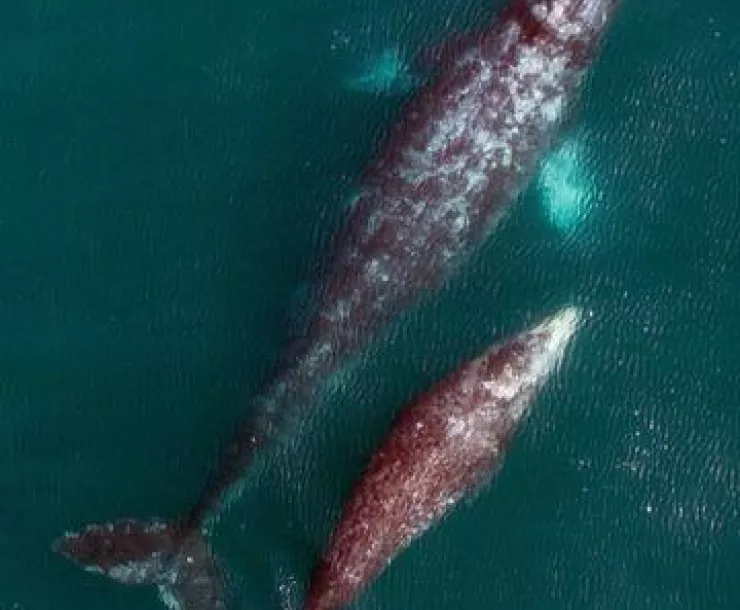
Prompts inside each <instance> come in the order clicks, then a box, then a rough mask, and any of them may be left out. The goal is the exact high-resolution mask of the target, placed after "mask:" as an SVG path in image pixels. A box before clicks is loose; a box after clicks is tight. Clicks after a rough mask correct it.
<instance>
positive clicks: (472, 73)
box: [57, 0, 617, 610]
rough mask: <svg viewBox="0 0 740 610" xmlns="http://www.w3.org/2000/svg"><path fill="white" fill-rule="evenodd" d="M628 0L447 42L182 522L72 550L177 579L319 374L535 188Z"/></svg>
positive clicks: (143, 576)
mask: <svg viewBox="0 0 740 610" xmlns="http://www.w3.org/2000/svg"><path fill="white" fill-rule="evenodd" d="M616 4H617V0H540V1H539V2H537V1H535V0H512V2H511V4H510V6H509V8H507V9H505V10H504V11H503V12H502V14H501V15H500V18H499V19H498V20H496V21H495V22H494V23H493V24H491V25H489V26H488V27H486V28H483V29H482V30H481V31H480V32H478V33H477V34H475V35H472V36H469V37H466V38H464V39H462V40H460V41H458V42H457V43H455V44H451V45H449V46H448V47H447V48H445V49H444V51H443V52H441V53H440V55H439V63H438V66H437V69H436V70H435V74H434V76H433V78H432V79H431V81H430V82H429V84H428V85H426V86H425V87H423V88H422V89H421V90H420V91H419V93H418V94H417V95H416V96H414V98H413V99H412V100H411V101H410V102H409V104H408V105H407V106H406V107H405V108H404V109H403V110H402V113H401V116H400V118H399V120H398V122H397V124H396V126H395V127H394V128H393V129H391V130H390V133H389V134H388V137H387V138H386V140H385V141H384V142H383V144H382V146H381V147H380V150H379V151H378V154H377V156H376V158H375V160H374V161H373V162H372V163H371V164H370V165H369V166H368V168H367V170H366V171H365V172H364V174H363V177H362V180H361V182H360V185H359V189H358V193H357V198H356V201H355V204H354V206H353V208H352V210H351V211H350V212H349V215H348V218H347V221H346V222H345V225H344V227H343V228H342V229H341V230H340V231H339V233H338V235H337V236H336V238H335V240H334V242H333V247H332V253H331V254H330V256H329V257H328V263H327V266H326V271H325V275H324V284H323V289H322V290H321V292H320V293H319V296H318V299H317V313H316V315H315V316H314V317H313V319H312V321H311V323H310V324H309V330H308V333H307V335H306V336H305V337H304V338H303V339H301V340H300V341H297V342H296V343H295V344H293V346H292V347H290V348H289V350H288V353H289V354H290V355H291V356H290V358H289V359H287V360H286V362H285V367H284V368H283V369H282V370H281V372H279V374H278V375H277V376H276V377H275V378H274V379H273V380H272V381H270V382H269V383H268V384H267V386H266V388H265V389H264V391H263V392H262V393H261V395H260V396H259V397H258V398H257V399H256V400H255V401H254V403H253V404H252V405H251V414H250V416H249V418H248V419H247V421H246V422H245V423H244V425H243V426H241V427H240V429H239V430H238V432H237V434H236V435H235V437H234V438H233V439H232V441H231V442H230V444H229V445H228V447H227V448H226V451H225V452H224V455H223V456H222V459H221V461H220V463H219V467H218V469H217V470H216V471H215V472H214V473H213V475H212V476H211V477H210V478H209V479H208V481H207V482H206V485H205V486H204V488H203V491H202V493H201V495H200V498H199V499H198V501H197V502H196V503H195V506H194V507H193V508H192V509H191V510H190V511H189V513H188V514H187V515H186V516H185V517H184V518H183V519H181V520H179V521H178V522H176V523H169V524H165V523H160V522H158V521H156V520H155V521H152V522H150V523H148V524H136V525H132V523H131V522H124V523H123V525H121V524H112V525H103V526H88V527H87V528H84V529H83V530H82V531H81V532H79V533H71V534H67V535H65V536H64V537H62V539H60V541H59V542H58V543H57V548H58V549H59V551H60V552H62V553H63V554H64V555H66V556H67V557H68V558H70V559H72V560H74V561H76V562H77V563H79V564H80V565H81V566H82V567H85V568H87V569H91V570H97V571H102V572H104V573H105V574H107V575H109V576H111V577H112V578H115V579H117V580H120V581H121V582H126V583H130V582H151V578H150V573H151V572H152V571H156V570H157V569H161V571H162V572H163V573H165V574H167V576H168V577H169V578H170V579H171V578H172V577H173V570H175V568H177V569H178V570H179V569H180V567H178V566H180V565H181V563H180V560H181V559H182V555H183V554H184V553H186V552H188V551H187V549H188V548H196V547H197V548H201V547H202V545H201V544H200V542H199V543H198V544H195V543H194V542H193V541H197V540H200V538H199V534H200V530H201V528H202V525H203V522H204V520H205V519H206V518H207V517H208V516H209V515H212V514H213V513H215V512H216V511H217V509H218V508H219V506H220V505H221V503H222V500H223V498H224V495H225V494H227V493H228V492H229V491H232V490H234V489H236V488H237V487H236V484H237V483H238V482H239V480H240V479H241V478H242V477H243V476H244V474H245V472H246V471H247V470H248V468H249V466H250V464H251V463H252V460H253V458H254V456H255V454H256V452H257V451H258V450H259V449H260V448H261V447H263V446H264V444H265V443H266V442H268V441H270V440H271V439H273V438H274V437H275V435H276V434H278V433H279V432H280V430H281V429H282V428H283V423H284V419H285V418H286V417H290V416H293V415H295V413H296V411H299V410H300V409H301V407H302V406H303V405H307V404H310V402H311V398H312V396H311V394H312V391H313V389H314V388H315V387H316V386H317V383H319V382H320V381H321V380H322V379H325V378H326V376H327V375H329V374H331V373H332V372H334V371H335V370H337V369H338V368H340V367H341V366H342V365H344V364H345V363H346V362H347V361H348V360H349V359H350V358H352V357H353V356H354V355H355V354H356V353H357V352H358V351H359V350H361V349H362V348H363V347H364V346H365V345H366V344H367V343H368V342H370V341H371V340H373V339H374V338H375V337H376V335H377V333H378V332H379V331H381V330H382V329H383V327H384V326H385V325H386V324H387V323H388V322H389V321H390V320H391V319H393V317H394V316H396V315H397V314H399V313H400V312H401V311H402V310H403V309H404V307H405V306H407V305H408V304H410V303H413V302H415V301H416V300H417V299H418V298H419V296H420V295H421V294H422V293H423V292H424V291H429V290H432V289H434V288H435V287H437V286H439V285H440V284H441V283H442V282H443V281H444V280H445V279H446V278H447V277H449V275H450V274H451V273H452V272H454V271H455V269H456V268H457V267H458V266H459V265H460V263H461V262H462V261H463V260H464V259H465V257H466V255H467V254H468V253H469V252H470V251H471V250H472V249H473V248H474V247H476V246H477V245H478V244H480V243H481V241H482V240H483V239H484V238H485V237H486V236H487V235H488V234H489V233H490V232H491V230H492V229H493V228H494V227H495V226H496V223H497V221H498V220H499V219H500V218H501V217H502V216H503V214H504V213H505V212H506V210H507V208H508V206H509V204H510V203H511V202H512V201H513V200H515V199H516V197H517V196H518V195H519V193H521V192H522V190H523V189H524V188H526V186H527V185H528V183H529V181H530V179H531V177H532V175H533V173H534V171H535V169H536V166H537V163H538V161H539V160H540V159H541V157H542V155H543V154H544V153H545V152H546V151H547V150H548V147H549V146H550V144H551V142H552V141H553V140H554V138H555V137H556V136H557V134H558V131H559V128H560V125H561V123H562V118H563V114H564V111H565V110H566V109H567V107H568V105H569V104H570V103H571V102H572V100H573V99H574V98H575V97H576V94H577V92H578V90H579V85H580V83H581V81H582V78H583V76H584V74H585V72H586V69H587V68H588V66H589V64H590V62H591V59H592V58H593V57H594V55H595V52H596V49H597V46H598V42H599V40H600V38H601V35H602V34H603V32H604V30H605V28H606V25H607V21H608V18H609V17H610V15H611V13H612V12H613V9H614V8H615V6H616ZM548 11H549V13H548ZM574 27H575V29H574ZM162 532H165V533H164V534H163V533H162ZM203 548H205V547H203ZM190 557H191V558H199V559H202V563H200V564H198V565H197V566H196V567H198V568H199V570H200V571H197V570H192V569H191V570H190V571H188V573H189V574H194V573H200V574H202V575H210V574H213V571H212V569H211V565H210V555H209V553H205V552H204V553H194V554H192V555H191V556H190ZM116 561H119V562H120V563H119V564H116ZM189 565H191V568H192V564H189ZM157 566H160V568H157ZM204 578H205V580H204V581H203V582H207V580H208V579H207V578H206V577H205V576H204ZM181 584H182V583H181ZM178 592H179V595H180V602H181V603H182V604H183V605H184V606H188V607H192V608H196V609H197V610H206V609H211V608H215V607H220V606H218V605H217V604H216V603H215V602H207V601H204V600H206V599H209V600H210V599H212V598H213V596H211V595H210V594H208V595H205V596H201V593H202V591H200V590H198V591H197V595H196V597H195V598H194V599H188V598H187V596H188V595H190V594H192V592H193V590H192V589H190V588H188V587H187V586H183V587H180V588H179V589H178Z"/></svg>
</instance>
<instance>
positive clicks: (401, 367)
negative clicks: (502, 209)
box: [0, 0, 740, 610]
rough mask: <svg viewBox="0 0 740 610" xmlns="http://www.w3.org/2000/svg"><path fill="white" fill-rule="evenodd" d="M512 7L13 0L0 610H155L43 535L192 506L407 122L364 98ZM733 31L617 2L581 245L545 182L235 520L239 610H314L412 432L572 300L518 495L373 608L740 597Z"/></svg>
mask: <svg viewBox="0 0 740 610" xmlns="http://www.w3.org/2000/svg"><path fill="white" fill-rule="evenodd" d="M496 4H499V3H496ZM489 8H490V7H489V6H488V3H487V2H485V1H484V0H475V1H474V2H472V3H470V4H466V3H463V2H459V1H457V0H455V1H454V2H453V0H432V1H427V2H422V1H421V0H403V1H401V0H382V1H381V0H373V1H371V2H361V1H360V0H351V1H350V0H322V1H321V2H319V1H318V0H311V1H304V2H292V1H291V2H287V1H285V0H278V1H275V0H270V1H269V2H268V1H267V0H260V1H259V2H257V1H256V0H250V1H249V2H240V3H228V2H227V3H224V2H221V3H204V4H199V3H193V2H189V3H175V2H164V3H155V4H152V3H151V2H143V1H134V2H125V3H102V2H97V1H96V2H93V1H91V0H87V1H85V2H77V3H51V2H48V0H45V1H43V2H41V1H36V0H28V1H27V2H24V3H20V2H19V3H10V2H8V0H5V1H4V2H3V3H2V7H1V11H0V12H2V15H3V17H2V20H0V50H1V52H0V92H1V93H0V122H1V129H0V134H1V135H0V162H1V163H2V170H1V171H0V434H1V435H2V439H0V503H1V504H0V609H2V610H6V609H9V608H22V609H23V610H31V609H33V610H36V609H46V608H56V609H58V610H62V609H66V608H70V609H71V608H75V609H76V610H87V609H90V610H92V609H99V608H108V609H110V610H117V609H121V610H123V609H125V608H131V607H136V608H139V609H141V610H144V609H149V608H151V609H154V608H158V607H160V606H159V603H158V602H157V600H156V598H155V596H154V594H153V591H152V590H150V589H143V590H136V589H127V588H124V587H121V586H119V585H117V584H114V583H111V582H108V581H106V580H104V579H102V578H98V577H93V576H90V575H87V574H84V573H83V572H81V571H79V570H77V569H76V568H74V567H73V566H71V565H69V564H67V563H65V562H64V561H62V560H61V559H60V558H58V557H56V556H54V555H53V554H52V553H51V552H50V550H49V542H50V540H51V539H52V538H53V537H54V536H55V535H57V534H59V533H60V532H62V531H63V530H65V529H66V528H72V527H79V526H80V525H82V524H83V523H86V522H88V521H97V520H105V519H110V518H115V517H120V516H125V515H131V516H139V517H148V516H151V515H165V516H173V515H176V514H178V512H179V511H181V510H183V509H184V508H185V507H186V506H188V505H189V503H190V502H191V501H192V499H193V498H194V497H195V495H196V493H197V491H198V488H199V485H200V484H201V483H202V480H203V477H204V476H205V473H206V471H207V470H208V467H209V464H210V463H211V462H212V460H213V457H214V453H215V451H216V448H217V446H218V444H219V443H220V442H222V441H223V440H225V438H226V436H228V433H229V432H230V430H231V428H232V426H233V424H234V422H235V421H236V419H237V418H238V416H239V414H240V413H242V412H243V410H244V408H245V405H246V404H247V401H248V398H249V397H250V396H251V395H252V394H254V393H255V392H256V390H257V389H258V387H259V384H260V382H261V381H262V380H263V379H264V378H265V375H266V374H267V372H268V371H269V370H270V368H271V366H272V364H273V362H274V359H275V357H276V356H277V352H278V349H279V347H280V345H281V344H282V343H283V341H284V340H285V339H286V337H287V335H288V333H289V332H290V329H291V328H294V327H296V325H299V323H300V319H301V313H302V310H303V309H304V307H303V306H302V305H301V300H300V298H297V297H296V295H297V294H298V295H299V294H301V293H302V292H303V293H305V292H306V289H305V287H306V286H307V284H308V282H309V280H310V277H311V275H312V273H313V269H314V267H315V263H316V262H317V261H319V260H320V256H321V252H322V247H323V245H324V243H325V241H326V239H327V237H328V236H329V235H330V234H331V232H332V230H333V229H334V228H335V227H336V225H337V222H338V221H339V219H340V218H341V214H342V202H343V201H344V200H345V199H346V198H347V197H348V196H349V195H350V194H351V188H352V180H353V178H354V177H355V176H356V175H357V173H358V172H359V170H360V169H361V167H362V165H363V163H364V162H365V161H366V160H367V159H368V157H369V155H370V153H371V151H372V143H373V142H374V141H375V139H376V138H377V135H378V133H380V130H381V129H382V127H383V126H384V125H386V124H387V123H388V121H389V120H391V118H392V116H393V113H394V112H395V110H396V109H397V108H398V105H399V104H400V103H401V101H402V98H401V97H399V96H392V95H391V96H389V95H371V94H368V93H363V92H359V91H350V90H348V88H347V87H346V86H345V84H346V79H347V78H348V77H349V76H351V75H352V74H356V73H357V71H358V70H359V71H360V72H361V71H362V65H363V60H364V59H365V58H368V57H372V56H373V55H374V54H379V53H381V52H382V51H383V49H384V48H391V47H393V46H394V45H400V50H401V51H402V52H404V51H405V50H407V49H415V48H418V46H419V45H423V44H429V43H431V42H432V41H434V40H435V39H437V38H438V37H439V36H440V35H441V34H442V33H443V32H444V31H446V29H448V28H452V27H465V26H468V25H470V24H474V23H479V22H481V20H482V19H484V18H485V16H486V14H487V13H488V12H489ZM739 29H740V5H738V4H737V3H736V2H734V1H732V0H721V1H720V0H708V1H706V2H689V1H682V2H678V1H677V0H656V1H654V2H651V3H642V2H637V1H631V0H625V1H624V8H623V9H622V11H621V12H620V14H619V16H618V19H617V21H616V23H615V25H614V28H613V30H612V31H611V34H610V36H609V39H608V41H607V45H606V47H605V50H604V54H603V56H602V60H601V61H600V62H599V64H598V66H597V68H596V69H595V70H594V72H593V78H592V79H591V81H590V83H589V86H588V88H587V91H586V94H585V96H584V100H583V104H582V105H581V107H580V110H579V112H578V113H577V114H576V115H575V117H574V120H573V121H572V123H571V125H570V129H569V132H568V134H566V141H570V142H572V141H576V142H577V143H578V147H579V150H580V151H581V155H582V157H581V161H580V162H581V163H582V164H583V165H584V167H585V166H587V167H588V172H587V173H588V176H589V181H588V182H587V183H586V187H585V188H586V194H587V200H588V204H589V208H588V214H586V216H585V217H584V218H583V219H582V221H581V222H580V223H577V224H576V226H575V228H574V229H572V230H570V231H565V232H563V231H561V230H558V229H557V228H556V227H555V226H554V225H553V224H552V222H550V220H549V219H548V216H547V213H546V210H545V207H544V203H543V197H542V195H541V193H540V192H539V191H538V190H537V189H536V188H533V189H531V190H530V192H529V193H528V194H527V196H526V197H525V198H524V199H523V200H522V201H521V202H520V203H519V205H518V206H517V208H516V211H515V213H514V214H513V216H512V217H511V219H510V220H509V221H508V222H507V223H506V225H505V226H504V227H503V228H502V229H501V230H500V231H499V232H498V233H497V234H496V236H495V237H494V239H492V240H491V241H490V242H489V243H488V244H486V247H485V248H483V249H482V251H481V252H480V253H479V254H478V255H477V256H476V257H475V259H473V260H472V261H470V263H469V264H468V265H467V266H466V268H465V270H464V272H463V273H462V274H461V275H460V276H458V277H457V278H456V279H455V280H454V281H452V282H451V283H450V285H449V286H448V287H447V289H446V290H445V291H444V292H443V293H442V294H440V295H439V297H438V298H437V299H434V300H432V299H430V300H428V301H427V302H425V303H424V304H423V305H422V306H420V307H418V308H416V309H414V310H413V311H411V312H409V314H408V315H407V316H406V317H405V318H403V319H402V320H401V321H400V322H399V324H397V325H396V326H395V327H394V328H393V329H392V331H391V332H390V334H389V335H388V336H386V337H384V338H382V339H381V340H379V341H378V343H377V344H376V345H374V346H373V347H372V348H371V349H370V350H369V353H368V354H366V355H365V356H364V357H363V358H362V359H361V360H360V361H358V362H357V363H354V364H353V365H352V366H350V367H348V368H347V370H346V371H344V372H343V374H342V375H340V376H339V377H337V378H336V379H334V380H332V381H331V382H330V383H329V384H327V385H326V387H325V388H324V392H323V399H322V401H321V402H320V404H317V405H316V408H315V410H314V412H313V416H312V417H311V418H310V420H309V421H307V422H305V423H304V424H303V425H301V426H300V427H298V428H297V429H296V430H294V431H293V433H292V434H289V435H287V436H286V437H285V439H284V442H282V443H281V444H280V445H279V446H278V447H274V448H273V449H272V450H271V451H270V452H269V453H268V454H266V455H265V456H264V460H263V461H262V462H261V463H260V464H259V467H258V468H257V469H256V470H255V472H254V473H253V475H252V477H251V478H250V479H249V480H248V484H247V487H246V491H245V494H244V496H243V498H242V499H241V500H240V501H239V502H237V503H235V504H234V505H233V506H232V507H231V509H230V511H229V512H228V514H227V515H226V516H225V517H224V518H223V519H222V521H221V523H220V524H218V525H217V526H216V528H215V536H214V540H215V545H216V547H217V550H218V552H219V554H220V555H221V556H222V557H223V558H224V560H225V561H226V562H227V565H228V566H229V569H230V572H231V574H232V579H233V582H232V586H233V589H234V592H235V595H236V596H237V598H238V603H237V604H235V606H234V607H240V608H276V607H279V605H280V603H281V595H282V597H283V598H285V599H287V600H288V601H287V602H286V603H288V604H289V605H290V604H296V603H297V600H299V599H300V598H301V595H302V591H303V586H304V584H305V579H306V577H307V573H308V570H309V569H310V567H311V565H312V562H313V561H314V559H315V557H316V554H317V553H318V551H319V549H320V548H321V545H322V544H323V542H324V540H325V537H326V535H327V534H328V531H329V529H330V527H331V524H332V522H333V521H332V520H333V519H334V518H335V517H336V515H337V512H338V510H339V506H340V502H341V499H342V497H343V494H344V493H346V491H347V490H348V487H349V485H350V484H351V482H352V480H353V479H354V477H355V476H356V475H357V474H358V472H359V470H360V469H361V468H362V465H363V464H364V462H365V460H366V459H367V457H368V455H369V453H370V452H371V451H372V448H373V447H374V446H375V444H376V443H377V442H378V440H379V439H380V438H381V437H382V434H383V431H384V429H385V426H386V425H387V423H388V421H389V419H390V418H391V416H392V415H393V413H394V412H395V410H396V409H398V408H399V407H400V406H401V405H402V404H403V403H404V402H405V400H406V399H407V398H408V397H409V396H410V395H411V394H412V393H413V392H415V391H418V390H420V389H422V388H424V387H425V386H427V385H428V384H429V383H431V382H432V381H433V380H435V379H437V378H438V377H439V376H441V375H442V374H443V373H444V372H446V371H448V370H449V369H450V368H451V367H452V366H454V364H455V363H456V362H457V361H459V360H460V359H461V358H463V357H468V356H472V355H475V353H477V352H478V351H479V350H480V349H482V348H483V347H485V346H486V345H487V344H489V343H490V342H491V341H492V340H494V339H498V338H501V337H502V336H503V335H504V334H506V333H509V332H514V331H515V330H517V329H519V328H521V327H522V326H523V325H525V324H526V323H528V322H531V321H532V320H534V319H535V318H537V317H538V316H540V315H544V314H545V313H548V312H551V311H552V310H553V309H555V308H556V307H559V306H560V305H562V304H564V303H566V302H577V303H581V304H582V305H583V306H584V307H587V308H589V309H590V310H592V311H593V318H592V320H591V322H590V323H589V324H588V325H587V327H586V328H585V329H584V330H583V332H582V333H581V334H580V335H579V336H578V338H577V340H576V344H575V349H574V351H573V353H572V355H571V357H570V359H569V360H568V361H567V363H566V366H564V368H563V370H562V371H561V373H560V374H559V376H558V377H557V378H556V379H554V380H553V382H552V383H551V384H550V385H549V386H548V388H547V390H546V391H545V392H544V394H543V395H542V397H541V399H540V400H539V401H538V404H537V408H536V410H535V413H534V415H533V417H532V419H531V421H530V423H529V425H528V426H527V428H526V430H525V431H524V432H523V434H522V435H521V436H520V438H519V439H518V442H517V443H516V445H515V448H514V449H513V450H512V453H511V455H510V459H509V461H508V463H507V467H506V468H505V469H504V471H503V472H502V474H501V476H500V477H499V479H498V480H497V482H496V483H495V484H494V486H493V487H492V488H491V489H490V490H488V491H487V492H486V493H485V494H483V495H482V496H481V497H480V498H479V499H478V500H477V501H476V502H475V503H472V504H469V505H467V506H464V507H462V508H461V509H460V510H458V511H457V512H456V513H454V514H453V516H452V517H451V518H450V519H448V521H447V522H445V523H444V524H443V525H442V526H441V527H439V528H437V529H435V530H434V531H433V532H431V533H430V534H429V535H427V536H426V537H425V538H424V539H423V540H421V541H420V542H419V543H418V544H416V545H415V546H414V547H413V549H411V550H409V551H408V552H407V553H405V554H404V555H402V556H401V558H400V559H399V560H398V561H397V563H396V564H394V566H393V568H392V569H391V570H389V571H388V572H387V573H386V574H385V575H384V576H383V577H382V578H381V579H380V580H379V581H378V582H377V584H376V585H375V586H373V587H372V588H371V589H370V590H369V591H368V592H367V594H366V595H365V596H364V597H363V598H362V599H361V600H360V601H359V602H358V603H357V607H358V608H363V609H368V610H369V609H375V608H399V607H403V608H408V609H411V608H425V609H434V608H439V609H447V608H451V607H454V608H469V609H474V608H475V609H478V608H498V609H502V610H503V609H507V608H511V609H514V608H516V609H537V610H539V609H541V608H553V609H554V608H558V609H580V608H588V609H594V608H600V609H612V608H614V609H617V608H619V609H624V608H630V609H639V610H642V609H660V610H665V609H684V608H697V609H713V610H716V609H723V608H728V609H729V608H738V607H740V578H738V566H740V541H739V539H738V534H739V533H740V532H739V531H738V530H739V526H740V503H739V501H740V403H739V402H738V399H737V396H738V391H737V388H738V381H739V380H740V348H739V347H738V346H739V345H740V315H738V311H740V241H739V240H738V230H739V229H740V210H739V209H738V205H739V204H740V195H739V193H740V172H738V168H740V137H739V136H740V118H738V116H739V112H740V111H739V110H738V108H740V39H738V36H737V32H738V30H739ZM291 304H292V305H291ZM291 309H292V313H290V310H291ZM280 592H282V593H280Z"/></svg>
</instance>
